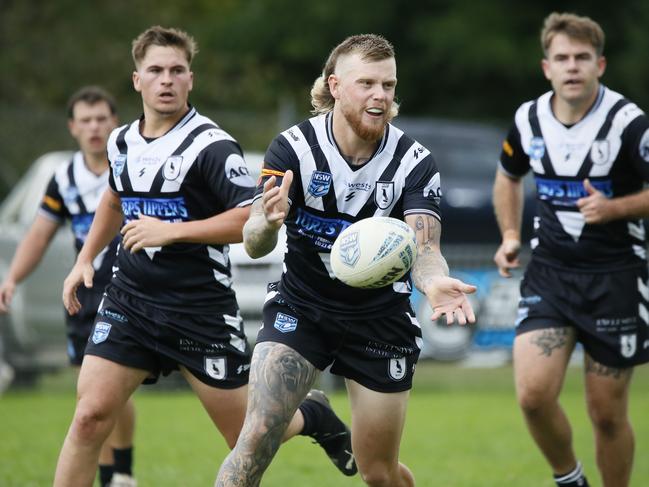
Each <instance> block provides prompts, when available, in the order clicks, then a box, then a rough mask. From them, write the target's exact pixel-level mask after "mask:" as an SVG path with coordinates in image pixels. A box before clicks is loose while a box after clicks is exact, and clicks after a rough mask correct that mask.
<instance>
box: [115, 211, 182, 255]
mask: <svg viewBox="0 0 649 487" xmlns="http://www.w3.org/2000/svg"><path fill="white" fill-rule="evenodd" d="M172 230H173V225H172V224H170V223H168V222H165V221H162V220H158V219H157V218H153V217H151V216H146V215H140V216H139V218H138V219H137V220H131V221H130V222H128V223H127V224H126V225H124V226H123V227H122V230H121V232H122V246H123V247H124V248H125V249H127V250H130V251H131V253H135V252H137V251H138V250H142V249H143V248H144V247H163V246H165V245H169V244H170V243H173V237H172V235H171V231H172Z"/></svg>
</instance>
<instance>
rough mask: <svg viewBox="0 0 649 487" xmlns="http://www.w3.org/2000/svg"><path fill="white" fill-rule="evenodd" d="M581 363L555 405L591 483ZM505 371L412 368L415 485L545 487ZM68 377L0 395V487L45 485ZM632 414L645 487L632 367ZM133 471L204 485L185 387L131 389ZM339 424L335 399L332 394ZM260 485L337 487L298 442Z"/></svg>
mask: <svg viewBox="0 0 649 487" xmlns="http://www.w3.org/2000/svg"><path fill="white" fill-rule="evenodd" d="M581 374H582V372H581V368H580V367H572V368H571V369H570V372H569V374H568V378H567V382H566V386H565V389H564V394H563V401H562V403H563V405H564V407H565V409H566V410H567V412H568V415H569V417H570V418H571V420H572V423H573V429H574V431H573V433H574V439H575V444H576V449H577V451H578V455H579V457H580V458H581V459H582V461H583V463H584V467H585V469H586V472H587V473H588V475H589V477H590V479H589V480H590V482H591V485H592V486H593V487H596V486H599V485H600V483H599V479H598V478H597V473H596V467H595V463H594V448H593V440H592V434H591V430H590V426H589V423H588V419H587V417H586V414H585V410H584V400H583V388H582V381H581ZM511 375H512V374H511V367H499V368H494V369H463V368H459V367H456V366H452V365H442V364H435V363H430V362H427V363H421V364H420V366H419V367H418V370H417V375H416V384H415V388H414V391H413V394H412V396H411V400H410V407H409V411H408V422H407V425H406V431H405V433H404V439H403V442H402V450H401V458H402V460H403V461H404V462H405V463H406V464H408V465H409V466H410V468H411V469H412V470H413V472H414V474H415V477H416V479H417V485H418V486H424V487H427V486H440V487H502V486H516V487H519V486H534V487H553V485H554V484H553V483H552V482H551V479H550V472H549V471H548V468H547V467H546V466H545V463H544V461H543V459H542V458H541V456H540V453H538V452H537V450H536V448H535V447H534V445H533V444H532V441H531V439H530V438H529V436H528V434H527V431H526V430H525V426H524V424H523V421H522V419H521V416H520V413H519V411H518V409H517V406H516V403H515V401H514V395H513V386H512V378H511ZM72 382H73V378H72V375H70V374H69V373H65V374H61V375H59V376H50V377H48V378H46V379H45V380H44V381H43V383H42V385H41V386H40V387H39V388H38V389H36V390H29V391H20V390H17V391H10V392H9V393H8V394H6V395H5V396H3V397H2V398H0V486H2V487H31V486H38V487H40V486H47V485H51V481H52V475H53V471H54V465H55V462H56V458H57V455H58V450H59V448H60V445H61V442H62V440H63V437H64V435H65V432H66V430H67V427H68V425H69V422H70V419H71V415H72V411H73V408H74V391H73V385H72ZM632 389H633V390H632V401H631V416H632V420H633V423H634V426H635V432H636V462H635V464H636V465H635V469H634V475H633V480H632V484H631V485H632V486H633V487H646V486H649V462H647V461H646V460H645V459H646V457H647V456H648V455H649V414H647V412H648V411H649V369H648V368H646V367H645V368H640V369H637V370H636V374H635V378H634V383H633V388H632ZM135 400H136V406H137V409H138V424H137V438H136V452H135V470H136V474H137V477H138V479H139V482H140V484H139V485H140V486H141V487H149V486H156V487H158V486H174V487H194V486H211V485H212V484H213V481H214V477H215V473H216V471H217V469H218V466H219V464H220V461H221V459H222V458H223V457H224V456H225V455H226V453H227V449H226V447H225V444H224V442H223V440H222V439H221V438H220V437H219V436H218V435H217V433H216V430H215V429H214V428H213V426H212V424H211V422H210V421H209V419H208V418H207V415H206V414H205V413H204V412H203V410H202V408H201V406H200V405H199V403H198V401H197V400H196V399H195V398H194V396H192V395H191V393H189V392H188V391H185V390H181V391H156V388H155V387H154V388H148V389H146V390H142V389H141V390H140V391H139V392H138V393H137V395H136V398H135ZM332 402H333V403H334V406H335V407H336V408H337V409H338V411H339V412H340V414H341V416H343V417H344V418H345V419H348V418H349V408H348V405H347V401H346V398H345V396H344V394H342V393H337V394H334V395H333V396H332ZM262 485H264V486H267V487H273V486H277V487H279V486H282V487H293V486H300V487H302V486H305V487H307V486H308V487H330V486H334V485H335V486H336V487H346V486H359V485H362V482H361V481H360V479H359V477H354V478H352V479H349V478H345V477H342V476H341V475H340V474H338V471H337V470H336V469H335V468H334V467H333V466H332V465H331V464H330V463H329V460H328V459H327V458H326V457H325V455H324V452H322V451H320V448H319V447H318V446H317V445H311V444H310V442H309V441H308V440H307V439H305V438H302V437H300V438H297V439H294V440H292V441H290V442H289V443H287V444H286V445H283V446H282V448H281V449H280V452H279V454H278V456H277V458H276V459H275V461H274V463H273V464H272V465H271V468H270V469H269V471H268V472H267V474H266V476H265V479H264V482H263V484H262Z"/></svg>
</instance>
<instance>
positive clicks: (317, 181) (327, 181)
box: [309, 171, 331, 198]
mask: <svg viewBox="0 0 649 487" xmlns="http://www.w3.org/2000/svg"><path fill="white" fill-rule="evenodd" d="M330 187H331V174H329V173H328V172H324V171H313V174H311V182H310V183H309V194H311V195H313V196H314V197H315V198H320V197H321V196H324V195H326V194H327V193H328V192H329V188H330Z"/></svg>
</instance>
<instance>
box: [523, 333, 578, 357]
mask: <svg viewBox="0 0 649 487" xmlns="http://www.w3.org/2000/svg"><path fill="white" fill-rule="evenodd" d="M569 333H570V330H569V329H568V328H548V329H547V330H543V331H542V332H541V333H539V334H535V335H534V336H533V337H532V339H531V342H532V344H534V345H536V346H537V347H539V354H540V355H545V356H547V357H549V356H551V355H552V351H553V350H558V349H560V348H563V347H565V346H567V344H568V336H569Z"/></svg>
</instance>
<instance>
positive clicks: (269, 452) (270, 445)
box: [216, 342, 317, 487]
mask: <svg viewBox="0 0 649 487" xmlns="http://www.w3.org/2000/svg"><path fill="white" fill-rule="evenodd" d="M316 376H317V370H316V368H315V367H314V366H313V365H311V363H309V362H308V361H307V360H306V359H304V357H302V356H301V355H300V354H299V353H297V352H296V351H295V350H293V349H292V348H289V347H287V346H285V345H282V344H279V343H272V342H262V343H259V344H257V346H256V347H255V352H254V355H253V359H252V365H251V368H250V386H249V387H250V391H249V393H248V411H247V413H246V420H245V422H244V425H243V429H242V430H241V434H240V435H239V440H238V441H237V445H236V447H235V448H234V450H233V451H232V453H230V455H229V456H228V457H227V458H226V460H225V462H224V463H223V465H222V466H221V471H220V472H219V477H218V479H217V483H216V485H217V486H246V487H249V486H256V485H259V482H260V481H261V477H262V475H263V473H264V471H265V470H266V468H267V467H268V465H269V464H270V462H271V460H272V458H273V456H275V453H276V452H277V449H278V448H279V445H280V444H281V442H282V437H283V435H284V432H285V431H286V428H287V427H288V425H289V423H290V422H291V419H292V418H293V415H294V414H295V411H296V409H297V407H298V406H299V404H300V403H301V402H302V400H303V399H304V397H305V396H306V394H307V393H308V392H309V389H310V388H311V386H312V385H313V382H314V381H315V379H316Z"/></svg>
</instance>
